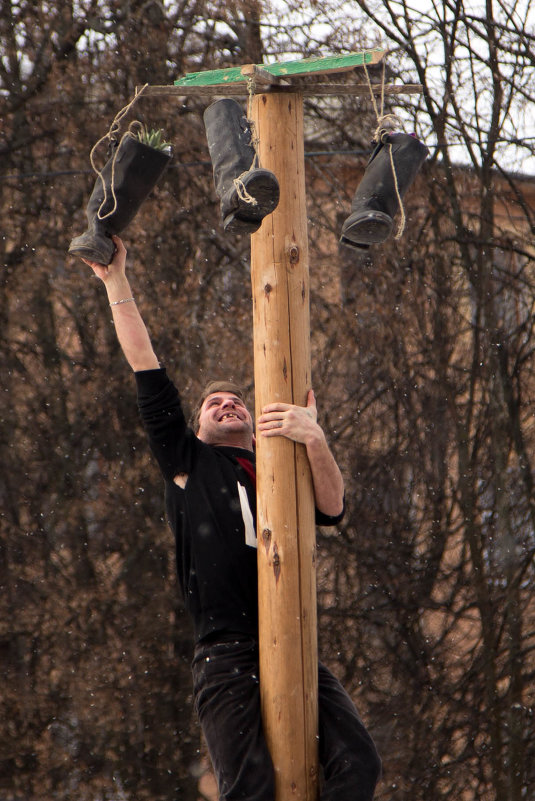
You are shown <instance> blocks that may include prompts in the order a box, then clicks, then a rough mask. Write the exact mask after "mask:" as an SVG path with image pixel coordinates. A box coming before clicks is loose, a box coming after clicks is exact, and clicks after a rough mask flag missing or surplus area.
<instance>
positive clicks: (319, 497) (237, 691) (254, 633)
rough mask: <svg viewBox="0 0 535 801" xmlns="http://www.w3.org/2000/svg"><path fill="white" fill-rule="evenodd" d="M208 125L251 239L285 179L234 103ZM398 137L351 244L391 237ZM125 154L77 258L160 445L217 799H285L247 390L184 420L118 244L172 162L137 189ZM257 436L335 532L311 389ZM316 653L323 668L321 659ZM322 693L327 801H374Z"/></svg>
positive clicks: (102, 182)
mask: <svg viewBox="0 0 535 801" xmlns="http://www.w3.org/2000/svg"><path fill="white" fill-rule="evenodd" d="M204 122H205V127H206V134H207V141H208V148H209V152H210V157H211V159H212V165H213V171H214V183H215V189H216V193H217V195H218V197H219V199H220V209H221V218H222V224H223V228H224V230H225V231H226V232H229V233H236V232H238V233H254V232H255V231H257V230H258V229H259V228H260V225H261V223H262V220H263V219H264V217H265V216H266V215H268V214H271V213H272V212H273V211H274V209H276V207H277V204H278V203H279V196H280V187H279V182H278V179H277V177H276V176H275V175H274V174H273V172H270V171H269V170H266V169H263V168H262V167H261V165H260V164H259V159H258V154H257V150H256V146H255V141H254V137H253V132H252V130H251V124H250V121H248V120H247V119H246V118H245V116H244V115H243V113H242V110H241V108H240V106H239V104H238V103H236V101H234V100H232V99H229V98H225V99H223V100H218V101H216V102H215V103H213V104H212V105H211V106H209V107H208V109H207V110H206V112H205V114H204ZM388 136H389V135H387V134H385V135H384V136H381V140H380V143H379V144H378V146H377V149H376V151H375V152H374V154H373V156H372V159H371V160H370V163H369V165H368V168H367V170H366V173H365V175H364V177H363V180H362V182H361V185H360V187H359V188H358V189H357V193H356V195H355V198H354V201H353V204H352V209H351V215H350V217H349V218H348V220H346V223H345V224H344V226H343V230H342V241H343V242H344V244H349V245H350V246H354V247H367V246H369V244H374V243H379V242H382V241H384V240H385V239H386V238H387V237H388V236H389V234H390V232H391V230H392V227H393V219H392V218H393V217H394V215H395V214H396V213H397V212H398V210H399V209H400V208H401V198H402V197H403V194H404V193H405V192H406V191H407V189H408V188H409V186H410V184H411V183H412V181H413V179H414V177H415V175H416V172H417V170H418V169H419V167H420V165H421V163H422V161H423V159H424V158H425V155H426V153H427V150H426V148H425V147H424V146H423V145H421V144H420V143H419V142H418V141H417V140H416V139H412V138H410V137H409V139H411V141H410V142H407V141H406V139H405V138H404V137H405V135H398V138H396V135H391V137H392V138H391V139H388ZM399 137H401V138H399ZM123 141H124V140H122V141H121V143H119V145H118V151H117V153H118V152H119V151H120V149H121V146H122V144H123ZM117 153H115V154H112V156H111V157H110V161H108V163H107V164H106V165H105V166H104V168H103V170H102V172H101V174H100V175H99V177H98V179H97V183H96V184H95V188H94V190H93V194H92V197H91V199H90V203H89V205H88V209H87V216H88V230H87V231H86V232H85V233H84V234H82V235H81V237H77V238H76V239H75V240H73V242H72V243H71V246H70V249H69V250H70V252H71V253H75V254H77V255H79V256H81V257H82V258H83V259H84V261H85V262H86V263H87V264H89V265H90V266H91V267H92V269H93V270H94V272H95V273H96V275H97V276H98V277H99V278H100V279H101V280H102V281H103V283H104V284H105V287H106V290H107V293H108V298H109V302H110V305H111V308H112V310H113V316H114V322H115V327H116V331H117V335H118V338H119V341H120V344H121V346H122V349H123V351H124V354H125V356H126V359H127V361H128V362H129V364H130V366H131V367H132V369H133V370H134V372H135V376H136V382H137V387H138V401H139V408H140V412H141V416H142V419H143V422H144V425H145V427H146V430H147V433H148V438H149V443H150V446H151V449H152V451H153V453H154V455H155V457H156V459H157V461H158V464H159V466H160V469H161V471H162V474H163V477H164V482H165V497H166V509H167V515H168V519H169V522H170V525H171V528H172V530H173V532H174V534H175V539H176V548H177V567H178V579H179V583H180V585H181V588H182V592H183V595H184V600H185V605H186V608H187V610H188V611H189V613H190V614H191V617H192V620H193V626H194V632H195V651H194V659H193V680H194V688H195V705H196V709H197V712H198V715H199V719H200V722H201V726H202V729H203V731H204V735H205V738H206V741H207V744H208V748H209V752H210V756H211V759H212V764H213V767H214V772H215V775H216V778H217V782H218V787H219V793H220V799H221V800H222V801H223V799H224V801H233V799H242V801H243V799H249V800H250V801H274V797H275V780H274V768H273V763H272V761H271V756H270V753H269V749H268V746H267V743H266V737H265V735H264V728H263V725H262V717H261V709H260V689H259V656H258V596H257V558H256V531H255V521H256V492H255V484H256V467H255V455H254V437H253V423H252V419H251V415H250V413H249V411H248V409H247V407H246V405H245V402H244V398H243V394H242V392H241V389H240V388H239V387H237V386H235V385H234V384H232V383H229V382H228V381H223V382H215V383H212V384H211V385H210V386H208V387H207V388H206V390H205V392H204V393H203V394H202V397H201V398H200V400H199V403H198V406H197V409H196V414H195V416H194V420H193V422H192V425H191V426H188V425H187V423H186V420H185V418H184V413H183V411H182V405H181V400H180V398H179V394H178V392H177V389H176V388H175V386H174V384H173V383H172V382H171V380H170V379H169V378H168V376H167V374H166V371H165V369H164V368H162V367H160V364H159V362H158V359H157V357H156V355H155V353H154V350H153V347H152V344H151V342H150V339H149V336H148V333H147V329H146V327H145V324H144V322H143V320H142V318H141V316H140V314H139V312H138V310H137V308H136V305H135V300H134V298H133V296H132V292H131V289H130V286H129V282H128V279H127V277H126V272H125V261H126V251H125V248H124V246H123V244H122V241H121V240H120V239H119V237H118V234H119V233H120V232H121V231H122V230H123V228H124V227H125V226H126V225H127V224H128V223H129V222H130V220H131V219H132V218H133V215H134V214H135V213H136V211H137V209H138V208H139V206H140V204H141V202H143V200H144V198H145V197H146V196H147V195H148V194H149V192H150V191H151V189H152V187H153V186H154V185H155V184H156V182H157V180H158V178H159V176H160V175H161V172H162V168H161V163H160V164H156V163H154V170H153V171H152V172H151V169H149V170H147V171H145V174H144V177H143V180H142V181H140V186H139V187H136V186H135V184H136V173H137V172H138V171H140V170H141V167H143V166H145V167H146V166H147V163H148V162H147V161H146V159H145V161H144V163H143V164H142V163H137V162H135V160H134V161H133V162H132V169H130V168H129V166H128V159H126V160H125V161H124V165H123V166H124V169H122V167H121V163H122V161H123V157H121V160H119V159H118V158H117ZM385 155H386V156H387V158H385V157H384V156H385ZM142 161H143V159H142ZM282 172H285V171H284V170H282ZM147 173H150V174H149V175H147ZM279 177H281V176H279ZM282 177H284V178H285V177H286V175H285V176H282ZM303 193H304V191H303ZM110 197H111V198H112V200H113V204H114V205H112V206H111V208H110V207H109V198H110ZM107 204H108V205H107ZM107 208H109V210H106V213H105V214H103V213H102V211H103V209H107ZM302 294H303V293H301V295H302ZM257 431H258V433H259V436H262V437H285V438H287V439H288V440H290V441H292V442H298V443H301V444H302V445H303V446H304V450H305V453H306V457H307V459H308V462H309V466H310V474H311V477H312V488H313V495H314V501H315V507H316V522H317V523H319V524H322V525H336V524H337V523H338V522H339V521H340V520H341V518H342V516H343V511H344V491H343V480H342V477H341V474H340V471H339V469H338V467H337V465H336V462H335V461H334V458H333V456H332V454H331V452H330V450H329V447H328V445H327V443H326V439H325V436H324V434H323V431H322V429H321V428H320V427H319V425H318V423H317V413H316V404H315V398H314V394H313V393H312V391H310V392H309V394H308V399H307V405H306V406H305V407H301V406H298V405H295V404H293V403H281V402H277V403H268V404H266V405H265V406H264V408H263V409H262V412H261V414H260V417H259V419H258V421H257ZM311 511H313V509H312V506H311ZM313 658H314V662H315V660H316V655H315V652H314V656H313ZM317 693H318V695H317V697H318V728H317V731H318V735H319V737H318V744H319V762H320V765H321V766H322V768H323V785H322V787H321V794H320V797H321V801H335V799H336V801H350V799H351V801H371V799H372V798H373V794H374V789H375V785H376V782H377V780H378V776H379V773H380V759H379V756H378V754H377V751H376V749H375V746H374V744H373V741H372V740H371V738H370V736H369V734H368V733H367V731H366V729H365V727H364V725H363V723H362V721H361V719H360V717H359V715H358V713H357V710H356V709H355V706H354V704H353V702H352V701H351V699H350V698H349V696H348V695H347V693H346V692H345V690H344V689H343V688H342V686H341V685H340V683H339V682H338V680H337V679H336V678H335V677H334V676H333V675H332V673H330V672H329V671H328V670H327V669H326V668H325V667H324V666H323V665H321V664H320V665H319V667H318V682H317ZM288 747H289V748H290V749H291V743H289V744H288ZM278 794H279V793H278V790H277V795H278ZM279 801H280V800H279Z"/></svg>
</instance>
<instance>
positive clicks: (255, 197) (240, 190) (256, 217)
mask: <svg viewBox="0 0 535 801" xmlns="http://www.w3.org/2000/svg"><path fill="white" fill-rule="evenodd" d="M204 127H205V128H206V138H207V141H208V150H209V151H210V158H211V160H212V167H213V170H214V184H215V190H216V194H217V196H218V198H219V199H220V201H221V204H220V205H221V219H222V221H223V228H224V229H225V231H228V232H229V233H249V234H252V233H254V232H255V231H257V230H258V229H259V228H260V225H261V224H262V220H263V219H264V217H266V216H267V215H268V214H271V212H272V211H273V210H274V209H275V208H276V207H277V204H278V202H279V183H278V181H277V179H276V177H275V176H274V174H273V173H272V172H270V171H269V170H263V169H261V168H260V167H255V166H254V162H255V155H256V154H255V150H254V147H253V146H252V144H251V129H250V127H249V123H248V121H247V119H246V117H245V116H244V114H243V111H242V109H241V106H240V105H239V103H237V102H236V101H235V100H233V99H232V98H223V99H222V100H216V101H215V103H212V104H211V105H210V106H208V108H207V109H206V111H205V112H204Z"/></svg>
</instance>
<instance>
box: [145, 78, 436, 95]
mask: <svg viewBox="0 0 535 801" xmlns="http://www.w3.org/2000/svg"><path fill="white" fill-rule="evenodd" d="M371 88H372V91H373V94H374V95H377V96H378V97H380V96H381V93H382V92H384V94H385V95H416V94H420V93H421V92H422V84H420V83H406V84H399V85H396V84H385V85H384V86H383V84H381V83H374V84H372V85H371ZM139 89H141V87H138V90H139ZM271 92H298V93H300V94H302V95H303V96H304V97H311V96H313V95H316V96H317V95H323V96H327V95H369V94H370V87H369V86H368V84H367V83H341V84H336V83H305V82H304V81H301V82H297V81H292V83H291V84H286V85H281V84H276V85H273V84H262V86H261V87H257V89H256V93H258V94H266V93H268V94H269V93H271ZM248 94H249V91H248V88H247V85H246V84H230V85H229V86H147V87H146V88H145V89H144V91H143V94H142V95H141V98H140V99H142V98H143V97H151V96H152V97H154V96H158V97H165V96H166V95H167V96H172V97H185V96H188V95H199V96H206V95H210V96H224V97H227V96H234V97H246V96H247V95H248Z"/></svg>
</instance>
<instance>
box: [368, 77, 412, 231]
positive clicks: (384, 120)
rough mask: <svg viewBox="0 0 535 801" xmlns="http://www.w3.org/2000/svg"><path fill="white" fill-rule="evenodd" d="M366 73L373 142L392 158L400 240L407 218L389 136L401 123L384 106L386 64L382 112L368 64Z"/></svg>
mask: <svg viewBox="0 0 535 801" xmlns="http://www.w3.org/2000/svg"><path fill="white" fill-rule="evenodd" d="M363 67H364V72H365V75H366V80H367V82H368V87H369V89H370V97H371V100H372V104H373V110H374V111H375V117H376V120H377V127H376V129H375V133H374V134H373V139H372V141H374V142H381V144H383V145H384V146H385V147H388V152H389V156H390V166H391V167H392V175H393V178H394V188H395V190H396V198H397V201H398V205H399V213H400V220H399V225H398V230H397V231H396V234H395V237H394V238H395V239H400V238H401V236H402V234H403V231H404V230H405V223H406V216H405V209H404V207H403V201H402V199H401V194H400V191H399V185H398V176H397V174H396V165H395V164H394V153H393V149H392V142H390V141H388V136H389V135H390V133H391V132H392V130H393V129H394V128H395V123H399V119H398V117H396V115H395V114H385V113H384V105H385V64H384V62H383V77H382V81H381V108H380V110H379V109H378V108H377V103H376V102H375V95H374V93H373V88H372V84H371V81H370V76H369V74H368V70H367V69H366V63H365V62H364V64H363Z"/></svg>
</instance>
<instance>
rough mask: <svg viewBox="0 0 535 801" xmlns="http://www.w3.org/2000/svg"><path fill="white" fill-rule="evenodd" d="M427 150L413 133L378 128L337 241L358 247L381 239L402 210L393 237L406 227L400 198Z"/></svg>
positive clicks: (384, 237) (410, 182)
mask: <svg viewBox="0 0 535 801" xmlns="http://www.w3.org/2000/svg"><path fill="white" fill-rule="evenodd" d="M428 154H429V150H428V148H427V147H426V146H425V145H424V144H423V143H422V142H420V140H419V139H417V138H416V137H415V136H413V135H411V134H404V133H392V132H389V131H385V130H381V131H380V132H379V134H378V142H377V145H376V147H375V150H374V151H373V153H372V155H371V158H370V160H369V161H368V164H367V167H366V170H365V172H364V176H363V178H362V180H361V182H360V184H359V186H358V188H357V191H356V192H355V196H354V197H353V202H352V203H351V214H350V215H349V217H348V218H347V219H346V221H345V222H344V224H343V226H342V235H341V237H340V243H341V244H343V245H347V246H348V247H353V248H357V249H366V248H368V247H369V246H370V245H376V244H379V243H381V242H384V241H385V240H386V239H388V237H389V236H390V233H391V232H392V228H393V226H394V217H395V215H396V214H397V213H398V211H400V210H401V212H402V223H401V226H400V230H399V232H398V234H397V235H396V238H398V237H399V236H401V233H402V232H403V228H404V227H405V216H404V212H403V204H402V202H401V201H402V198H403V196H404V195H405V193H406V191H407V190H408V189H409V187H410V186H411V184H412V182H413V181H414V179H415V177H416V174H417V172H418V170H419V169H420V167H421V166H422V164H423V163H424V161H425V159H426V158H427V156H428Z"/></svg>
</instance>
